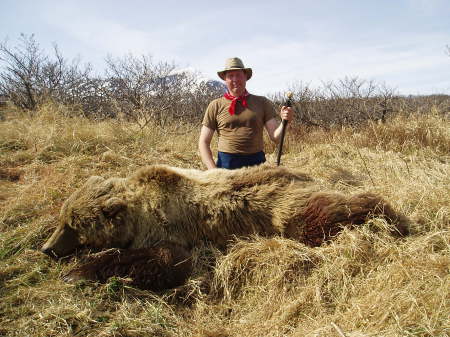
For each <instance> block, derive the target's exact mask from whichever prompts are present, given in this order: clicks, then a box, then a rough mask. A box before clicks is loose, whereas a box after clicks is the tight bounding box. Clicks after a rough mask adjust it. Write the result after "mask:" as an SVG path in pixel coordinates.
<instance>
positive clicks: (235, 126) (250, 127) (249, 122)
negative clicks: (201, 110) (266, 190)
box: [202, 94, 276, 154]
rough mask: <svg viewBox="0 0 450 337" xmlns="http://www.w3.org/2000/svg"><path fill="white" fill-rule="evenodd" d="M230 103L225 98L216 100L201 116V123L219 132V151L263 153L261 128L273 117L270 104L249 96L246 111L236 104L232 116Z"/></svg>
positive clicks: (264, 99)
mask: <svg viewBox="0 0 450 337" xmlns="http://www.w3.org/2000/svg"><path fill="white" fill-rule="evenodd" d="M230 104H231V101H230V100H228V99H226V98H225V97H220V98H217V99H215V100H213V101H212V102H211V103H210V104H209V106H208V108H207V109H206V113H205V116H204V117H203V122H202V124H203V125H204V126H207V127H208V128H210V129H213V130H215V131H217V133H218V136H219V144H218V150H219V151H221V152H227V153H241V154H251V153H256V152H260V151H263V149H264V142H263V130H264V125H265V124H266V122H267V121H269V120H271V119H272V118H275V116H276V114H275V108H274V106H273V104H272V102H271V101H270V100H268V99H267V98H265V97H263V96H256V95H251V94H250V95H249V96H248V97H247V108H244V107H243V106H242V104H241V102H237V103H236V110H235V114H234V115H230V113H229V111H228V109H229V107H230Z"/></svg>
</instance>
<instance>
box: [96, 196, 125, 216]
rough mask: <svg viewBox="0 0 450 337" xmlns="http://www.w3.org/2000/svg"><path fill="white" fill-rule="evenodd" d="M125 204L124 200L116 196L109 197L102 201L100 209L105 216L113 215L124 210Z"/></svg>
mask: <svg viewBox="0 0 450 337" xmlns="http://www.w3.org/2000/svg"><path fill="white" fill-rule="evenodd" d="M126 208H127V204H126V203H125V201H124V200H122V199H120V198H116V197H112V198H109V199H108V200H106V201H105V202H104V203H103V206H102V211H103V213H104V214H105V215H106V216H107V217H110V218H112V217H114V216H115V215H116V214H117V213H119V212H121V211H123V210H125V209H126Z"/></svg>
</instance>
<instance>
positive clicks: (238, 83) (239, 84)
mask: <svg viewBox="0 0 450 337" xmlns="http://www.w3.org/2000/svg"><path fill="white" fill-rule="evenodd" d="M246 83H247V75H246V74H245V72H244V71H243V70H230V71H227V72H226V73H225V84H226V86H227V88H228V91H229V92H230V93H232V94H233V96H240V95H242V94H243V93H244V92H245V84H246Z"/></svg>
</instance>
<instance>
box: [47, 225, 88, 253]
mask: <svg viewBox="0 0 450 337" xmlns="http://www.w3.org/2000/svg"><path fill="white" fill-rule="evenodd" d="M79 245H80V242H79V239H78V234H77V232H76V231H75V230H74V229H72V228H70V227H69V226H63V227H58V228H57V229H56V230H55V232H54V233H53V234H52V236H51V237H50V239H48V240H47V242H46V243H45V244H44V246H42V248H41V252H43V253H44V254H47V255H48V256H50V257H52V258H54V259H57V258H60V257H64V256H67V255H69V254H71V253H72V252H73V251H75V249H76V248H77V247H78V246H79Z"/></svg>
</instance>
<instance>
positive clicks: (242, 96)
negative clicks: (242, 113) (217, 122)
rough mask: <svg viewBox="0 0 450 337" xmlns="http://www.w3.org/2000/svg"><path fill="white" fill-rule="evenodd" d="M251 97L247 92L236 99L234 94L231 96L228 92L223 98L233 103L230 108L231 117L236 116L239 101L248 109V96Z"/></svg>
mask: <svg viewBox="0 0 450 337" xmlns="http://www.w3.org/2000/svg"><path fill="white" fill-rule="evenodd" d="M248 95H249V93H248V91H247V90H245V92H244V93H243V94H242V95H241V96H239V97H235V96H233V95H232V94H230V93H229V92H226V93H225V94H224V95H223V97H225V98H226V99H228V100H230V101H231V104H230V108H229V109H228V111H229V112H230V115H234V113H235V111H236V103H237V102H238V101H239V102H241V104H242V106H243V107H244V108H246V107H247V98H246V97H247V96H248Z"/></svg>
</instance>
